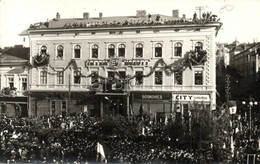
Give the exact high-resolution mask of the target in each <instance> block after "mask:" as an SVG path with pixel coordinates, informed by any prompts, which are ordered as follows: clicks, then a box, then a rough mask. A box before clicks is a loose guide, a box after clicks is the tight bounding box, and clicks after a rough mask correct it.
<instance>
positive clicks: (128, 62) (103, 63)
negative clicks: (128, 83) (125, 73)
mask: <svg viewBox="0 0 260 164" xmlns="http://www.w3.org/2000/svg"><path fill="white" fill-rule="evenodd" d="M149 64H150V59H123V58H111V59H104V60H99V59H88V60H86V61H85V66H86V67H87V68H89V67H134V66H146V67H148V66H149Z"/></svg>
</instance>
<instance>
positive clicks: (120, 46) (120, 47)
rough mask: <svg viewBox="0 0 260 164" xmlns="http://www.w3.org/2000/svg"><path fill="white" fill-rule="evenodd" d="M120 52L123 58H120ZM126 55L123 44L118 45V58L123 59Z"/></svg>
mask: <svg viewBox="0 0 260 164" xmlns="http://www.w3.org/2000/svg"><path fill="white" fill-rule="evenodd" d="M120 50H123V51H124V52H123V56H121V53H120ZM125 55H126V45H125V44H119V45H118V57H122V58H125Z"/></svg>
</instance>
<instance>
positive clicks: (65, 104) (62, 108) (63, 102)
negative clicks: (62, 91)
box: [61, 100, 67, 111]
mask: <svg viewBox="0 0 260 164" xmlns="http://www.w3.org/2000/svg"><path fill="white" fill-rule="evenodd" d="M61 110H62V111H67V101H65V100H62V102H61Z"/></svg>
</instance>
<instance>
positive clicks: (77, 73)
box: [74, 70, 81, 84]
mask: <svg viewBox="0 0 260 164" xmlns="http://www.w3.org/2000/svg"><path fill="white" fill-rule="evenodd" d="M80 79H81V78H80V71H79V70H78V71H74V84H80Z"/></svg>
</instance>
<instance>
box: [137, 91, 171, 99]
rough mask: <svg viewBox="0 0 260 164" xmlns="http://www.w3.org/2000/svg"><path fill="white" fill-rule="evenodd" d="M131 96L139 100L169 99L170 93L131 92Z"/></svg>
mask: <svg viewBox="0 0 260 164" xmlns="http://www.w3.org/2000/svg"><path fill="white" fill-rule="evenodd" d="M133 97H134V99H140V100H171V93H149V92H144V93H133Z"/></svg>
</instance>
